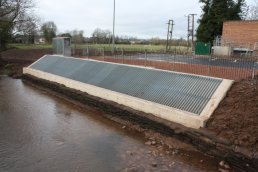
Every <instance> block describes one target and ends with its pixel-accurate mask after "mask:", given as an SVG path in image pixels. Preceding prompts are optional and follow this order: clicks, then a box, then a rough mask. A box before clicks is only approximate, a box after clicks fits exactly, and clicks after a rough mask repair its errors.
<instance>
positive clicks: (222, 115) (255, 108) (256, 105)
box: [207, 80, 258, 152]
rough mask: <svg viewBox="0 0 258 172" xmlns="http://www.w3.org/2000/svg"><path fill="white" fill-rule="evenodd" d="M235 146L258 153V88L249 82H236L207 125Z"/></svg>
mask: <svg viewBox="0 0 258 172" xmlns="http://www.w3.org/2000/svg"><path fill="white" fill-rule="evenodd" d="M207 129H208V130H210V131H212V132H215V133H216V135H217V136H218V137H223V138H226V139H228V140H230V142H231V143H232V144H233V145H236V146H240V147H245V148H248V149H251V150H252V151H255V152H257V151H258V86H257V85H256V84H255V83H254V82H252V81H249V80H242V81H240V82H236V83H235V84H234V85H233V86H232V88H231V90H230V91H229V92H228V94H227V96H226V98H225V99H224V100H223V101H222V102H221V104H220V106H219V107H218V109H217V110H216V111H215V113H214V114H213V115H212V117H211V118H210V120H209V121H208V123H207Z"/></svg>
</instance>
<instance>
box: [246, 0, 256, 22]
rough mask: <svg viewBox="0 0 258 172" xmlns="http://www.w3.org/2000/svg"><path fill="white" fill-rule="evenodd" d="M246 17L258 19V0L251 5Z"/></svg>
mask: <svg viewBox="0 0 258 172" xmlns="http://www.w3.org/2000/svg"><path fill="white" fill-rule="evenodd" d="M246 19H247V20H258V0H254V4H253V5H251V6H249V8H248V11H247V16H246Z"/></svg>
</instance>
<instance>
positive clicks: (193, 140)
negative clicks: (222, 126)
mask: <svg viewBox="0 0 258 172" xmlns="http://www.w3.org/2000/svg"><path fill="white" fill-rule="evenodd" d="M23 80H24V81H25V82H28V83H31V84H33V85H36V86H37V87H39V86H40V88H41V89H46V90H47V91H50V92H52V94H55V95H58V96H60V97H62V98H64V99H66V100H70V101H71V100H72V101H75V104H78V103H79V104H82V105H87V106H90V107H93V108H97V109H99V110H102V111H104V112H105V117H106V118H108V119H111V120H113V121H116V122H118V123H120V124H122V125H124V126H125V127H128V128H132V129H134V130H137V131H140V132H144V133H145V135H147V136H150V137H151V138H152V139H150V141H151V140H153V139H154V141H155V143H159V144H165V145H167V146H168V147H170V145H169V144H171V143H173V142H168V143H165V141H166V140H169V138H176V139H178V140H180V141H183V142H184V143H188V144H190V145H193V146H194V147H196V148H198V149H199V150H200V151H202V152H205V153H206V154H208V155H212V156H215V157H217V159H221V160H226V161H227V162H229V163H231V164H232V165H234V166H235V167H237V168H239V169H242V170H248V171H256V170H257V160H256V158H255V156H254V154H252V153H251V152H250V151H249V150H248V149H245V148H237V149H236V147H235V145H234V144H232V143H231V142H230V141H229V140H228V139H225V138H221V137H217V136H216V135H215V133H213V132H209V131H208V130H207V129H201V130H194V129H189V128H186V127H183V126H181V125H178V124H175V123H172V122H168V121H165V120H162V119H158V118H156V117H154V116H152V115H151V114H145V113H142V112H139V111H135V110H133V109H131V108H128V107H124V106H121V105H119V104H117V103H114V102H110V101H106V100H103V99H100V98H97V97H94V96H91V95H88V94H87V93H82V92H80V91H76V90H72V89H69V88H66V87H64V86H63V85H60V84H57V83H52V82H48V81H45V80H42V79H38V78H34V77H32V76H29V75H25V76H24V77H23ZM153 132H155V133H159V134H158V135H155V134H153ZM155 136H158V137H157V138H155ZM153 137H154V138H153ZM161 138H163V139H161ZM164 138H165V139H164ZM159 140H164V141H162V142H160V141H159ZM147 143H149V144H150V143H151V142H148V141H147Z"/></svg>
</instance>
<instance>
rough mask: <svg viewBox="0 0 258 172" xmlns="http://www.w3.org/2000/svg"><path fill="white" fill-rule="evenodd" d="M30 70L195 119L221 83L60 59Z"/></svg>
mask: <svg viewBox="0 0 258 172" xmlns="http://www.w3.org/2000/svg"><path fill="white" fill-rule="evenodd" d="M31 68H33V69H37V70H41V71H44V72H47V73H51V74H55V75H58V76H62V77H65V78H69V79H72V80H76V81H80V82H83V83H87V84H91V85H94V86H97V87H101V88H105V89H108V90H112V91H116V92H119V93H123V94H127V95H130V96H133V97H137V98H140V99H144V100H148V101H151V102H155V103H159V104H162V105H166V106H169V107H172V108H176V109H180V110H183V111H187V112H191V113H194V114H197V115H200V114H201V112H202V111H203V109H204V107H205V106H206V104H207V103H208V101H209V100H210V99H211V97H212V95H213V94H214V92H215V91H216V89H217V88H218V86H219V85H220V84H221V82H222V79H217V78H209V77H203V76H197V75H189V74H182V73H173V72H169V71H160V70H154V69H149V68H141V67H133V66H126V65H120V64H112V63H105V62H98V61H90V60H82V59H75V58H65V57H62V56H45V57H44V58H42V59H40V60H39V61H38V62H36V63H35V64H33V65H32V66H31Z"/></svg>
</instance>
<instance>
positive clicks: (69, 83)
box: [23, 68, 204, 129]
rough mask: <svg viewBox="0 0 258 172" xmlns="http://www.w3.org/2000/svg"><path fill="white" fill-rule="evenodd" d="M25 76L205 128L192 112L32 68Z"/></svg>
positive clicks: (202, 120)
mask: <svg viewBox="0 0 258 172" xmlns="http://www.w3.org/2000/svg"><path fill="white" fill-rule="evenodd" d="M23 74H29V75H32V76H35V77H38V78H41V79H45V80H48V81H51V82H56V83H59V84H63V85H65V86H66V87H68V88H72V89H76V90H79V91H82V92H86V93H88V94H90V95H93V96H96V97H100V98H103V99H106V100H109V101H113V102H116V103H118V104H122V105H125V106H128V107H131V108H133V109H135V110H139V111H142V112H145V113H150V114H152V115H154V116H156V117H159V118H162V119H165V120H168V121H172V122H175V123H178V124H182V125H184V126H186V127H189V128H195V129H199V128H200V127H203V124H204V118H203V117H201V116H198V115H197V114H193V113H190V112H186V111H182V110H179V109H175V108H171V107H168V106H164V105H161V104H158V103H154V102H150V101H147V100H143V99H139V98H135V97H132V96H128V95H126V94H122V93H118V92H114V91H111V90H107V89H103V88H100V87H96V86H92V85H89V84H85V83H82V82H78V81H74V80H71V79H68V78H64V77H60V76H57V75H53V74H49V73H46V72H42V71H39V70H36V69H32V68H23Z"/></svg>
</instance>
